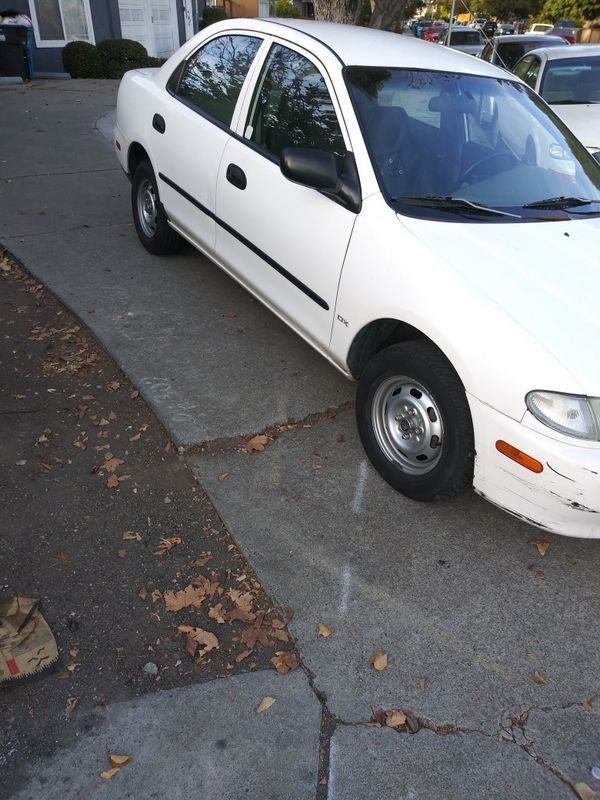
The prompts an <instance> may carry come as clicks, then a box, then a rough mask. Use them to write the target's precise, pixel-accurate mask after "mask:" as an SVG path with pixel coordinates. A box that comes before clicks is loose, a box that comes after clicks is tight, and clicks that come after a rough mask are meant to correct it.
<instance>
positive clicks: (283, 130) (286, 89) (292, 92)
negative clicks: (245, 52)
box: [246, 45, 346, 162]
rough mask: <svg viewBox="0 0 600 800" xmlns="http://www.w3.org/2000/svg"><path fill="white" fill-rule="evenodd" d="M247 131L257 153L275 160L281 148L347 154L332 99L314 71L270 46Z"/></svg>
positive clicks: (305, 62) (300, 59) (282, 49)
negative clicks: (264, 153) (310, 149)
mask: <svg viewBox="0 0 600 800" xmlns="http://www.w3.org/2000/svg"><path fill="white" fill-rule="evenodd" d="M249 124H250V127H249V128H248V129H247V130H246V135H247V137H248V138H249V139H251V140H252V141H253V142H255V143H256V144H257V145H259V147H262V148H263V149H264V150H266V151H268V152H269V153H272V154H273V155H274V156H279V155H280V154H281V151H282V150H283V149H284V147H308V148H317V149H319V150H326V151H328V152H330V153H333V154H334V155H335V156H337V157H338V161H339V162H341V159H342V158H343V156H344V155H345V153H346V147H345V145H344V137H343V136H342V131H341V129H340V126H339V123H338V120H337V116H336V113H335V109H334V107H333V103H332V102H331V96H330V94H329V91H328V89H327V86H326V84H325V80H324V79H323V76H322V75H321V73H320V72H319V70H318V69H317V67H316V66H315V65H314V64H313V63H312V62H311V61H309V60H308V59H307V58H305V57H304V56H302V55H300V53H296V52H294V51H293V50H290V49H289V48H287V47H282V46H281V45H274V46H273V47H272V49H271V52H270V53H269V57H268V59H267V62H266V64H265V67H264V69H263V74H262V75H261V78H260V81H259V84H258V89H257V93H256V96H255V97H254V101H253V105H252V110H251V113H250V120H249Z"/></svg>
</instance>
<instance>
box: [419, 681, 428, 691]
mask: <svg viewBox="0 0 600 800" xmlns="http://www.w3.org/2000/svg"><path fill="white" fill-rule="evenodd" d="M426 688H427V678H419V689H422V690H425V689H426Z"/></svg>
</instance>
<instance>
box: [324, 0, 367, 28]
mask: <svg viewBox="0 0 600 800" xmlns="http://www.w3.org/2000/svg"><path fill="white" fill-rule="evenodd" d="M361 8H362V0H315V19H318V20H322V21H325V22H344V23H346V24H347V25H356V23H357V22H358V18H359V16H360V12H361Z"/></svg>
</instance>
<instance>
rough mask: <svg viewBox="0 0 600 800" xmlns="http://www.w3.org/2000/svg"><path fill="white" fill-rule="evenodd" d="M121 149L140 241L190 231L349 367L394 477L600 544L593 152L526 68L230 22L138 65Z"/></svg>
mask: <svg viewBox="0 0 600 800" xmlns="http://www.w3.org/2000/svg"><path fill="white" fill-rule="evenodd" d="M114 141H115V152H116V155H117V158H118V160H119V163H120V164H121V166H122V168H123V169H124V170H125V172H126V173H127V174H128V175H129V176H130V177H131V181H132V183H131V208H132V214H133V222H134V226H135V230H136V232H137V235H138V237H139V240H140V242H141V244H142V245H143V246H144V247H145V248H146V250H148V251H149V252H150V253H154V254H163V255H165V254H168V253H171V252H174V251H176V250H177V249H178V248H179V247H180V245H181V244H182V241H183V240H187V241H188V242H190V243H192V244H193V245H194V246H195V247H196V248H197V249H198V250H200V251H201V252H202V253H204V254H205V255H207V256H208V257H209V258H211V259H212V260H213V261H215V262H216V263H217V264H218V265H219V266H220V267H221V268H222V269H223V270H224V271H225V272H226V273H228V274H229V275H231V276H232V277H233V278H234V279H235V280H237V281H238V282H239V283H240V284H242V286H244V287H245V288H246V289H247V290H248V291H249V292H250V293H251V294H252V295H254V296H255V297H257V298H258V299H259V300H261V301H262V302H263V303H264V304H265V305H266V306H267V307H268V308H270V309H271V310H272V311H273V312H274V313H275V314H276V315H277V316H278V317H280V318H281V319H282V320H284V321H285V322H286V323H287V324H288V325H290V326H291V327H292V328H293V329H294V330H296V331H297V332H298V333H299V334H300V335H301V336H302V337H303V338H304V339H305V340H306V341H307V342H309V343H310V344H311V345H312V346H313V347H314V348H315V349H316V350H317V351H318V352H320V353H321V354H323V355H324V356H325V357H326V358H327V359H328V360H329V361H330V362H331V363H332V364H334V365H335V366H336V367H337V368H338V369H339V370H340V371H341V372H342V373H343V374H344V375H346V376H347V377H348V378H353V379H355V380H357V381H358V388H357V394H356V403H355V409H356V419H357V426H358V431H359V434H360V437H361V441H362V443H363V446H364V448H365V451H366V453H367V455H368V456H369V458H370V459H371V461H372V463H373V465H374V467H375V469H376V470H378V472H379V473H380V475H381V476H382V477H383V478H384V479H385V480H386V481H387V482H388V483H389V484H390V485H391V486H393V487H394V488H395V489H397V490H398V491H400V492H402V493H403V494H404V495H406V496H407V497H410V498H412V499H414V500H435V499H442V498H447V497H451V496H453V495H456V494H458V493H459V492H461V491H463V490H465V489H467V488H468V487H470V486H471V485H473V486H474V487H475V490H476V491H478V492H480V493H481V494H482V495H483V496H485V497H486V498H488V499H489V500H491V501H492V502H493V503H496V504H497V505H499V506H501V507H503V508H505V509H507V510H509V511H510V512H512V513H513V514H516V515H517V516H519V517H520V518H522V519H526V520H527V521H528V522H532V523H533V524H537V525H540V526H542V527H543V528H545V529H547V530H551V531H555V532H556V533H560V534H563V535H572V536H582V537H590V538H592V537H595V538H600V338H599V337H598V329H599V327H600V310H599V307H598V297H600V270H598V269H596V268H595V264H594V263H593V253H594V252H596V251H597V244H598V240H599V238H600V166H599V165H598V164H597V163H596V162H595V161H594V159H593V158H592V157H591V156H590V154H589V153H588V152H587V151H586V150H585V148H584V147H583V146H582V145H581V144H580V143H579V141H578V140H577V139H576V138H575V137H574V136H573V135H572V134H571V133H570V132H569V131H568V129H567V128H565V127H564V126H562V125H560V126H558V125H557V124H556V118H555V115H554V114H552V112H551V111H550V109H549V108H548V106H547V105H546V103H544V102H543V100H542V99H541V98H540V97H539V96H538V95H536V94H535V92H533V91H532V90H531V89H529V87H527V86H526V85H525V84H524V83H522V82H521V81H520V80H519V79H518V78H516V77H515V76H514V75H509V74H508V73H506V72H504V71H503V70H500V69H498V68H497V67H495V66H493V65H491V64H488V63H487V62H485V61H481V60H479V59H476V58H472V57H471V56H468V55H464V54H463V53H458V52H456V51H455V50H452V48H449V47H439V46H438V47H433V46H431V45H428V44H425V43H424V42H415V41H414V39H411V38H410V37H407V36H398V35H396V34H394V33H386V32H382V31H377V30H371V29H369V28H362V27H357V26H352V25H334V24H332V23H323V22H312V21H311V22H309V21H306V20H293V19H277V21H270V20H264V19H241V18H237V19H232V20H227V21H224V22H217V23H214V24H212V25H210V26H209V27H207V28H205V29H204V30H203V31H202V32H201V33H199V34H197V35H196V36H194V37H192V38H191V39H190V40H189V41H187V42H186V43H185V45H184V46H183V47H182V48H181V49H180V50H179V51H177V52H176V53H175V54H174V55H173V56H172V57H171V58H170V59H169V60H168V61H167V62H166V63H165V64H164V65H163V66H162V67H160V68H157V69H141V70H132V71H130V72H127V73H126V74H125V76H124V78H123V80H122V81H121V85H120V87H119V93H118V100H117V119H116V126H115V131H114ZM532 153H533V154H534V157H533V158H532ZM204 266H205V265H204V262H203V261H202V260H198V262H197V268H198V269H199V270H202V269H203V268H204ZM155 268H157V267H155ZM158 268H160V265H159V267H158ZM198 280H199V281H201V280H202V278H201V277H199V278H198ZM163 302H164V303H165V305H166V306H167V307H168V305H169V302H170V298H169V292H168V285H167V282H165V289H164V292H163ZM198 357H199V358H201V357H202V354H201V353H199V354H198ZM231 358H232V359H235V358H236V355H235V354H234V353H233V351H232V354H231ZM280 388H281V391H282V392H283V395H285V387H280ZM232 413H235V410H234V409H232ZM283 413H284V414H285V410H284V412H283ZM331 480H335V476H333V475H332V476H331ZM369 480H371V479H369Z"/></svg>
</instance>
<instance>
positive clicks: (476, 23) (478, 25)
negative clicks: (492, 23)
mask: <svg viewBox="0 0 600 800" xmlns="http://www.w3.org/2000/svg"><path fill="white" fill-rule="evenodd" d="M486 22H487V19H486V17H476V18H475V19H474V20H473V22H471V27H472V28H475V29H476V30H478V31H479V30H481V29H482V28H483V26H484V25H485V23H486Z"/></svg>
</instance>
